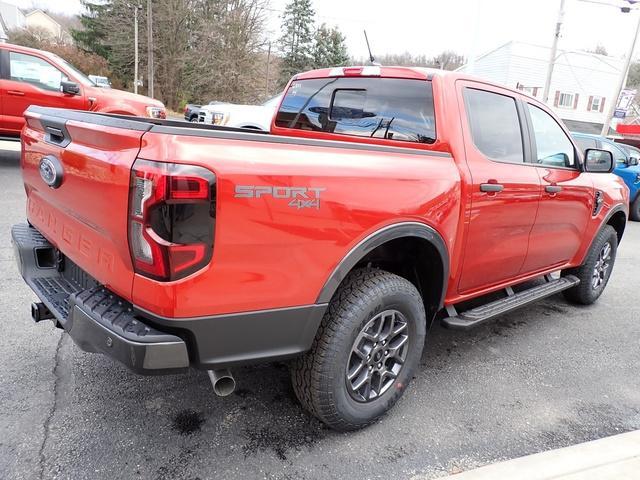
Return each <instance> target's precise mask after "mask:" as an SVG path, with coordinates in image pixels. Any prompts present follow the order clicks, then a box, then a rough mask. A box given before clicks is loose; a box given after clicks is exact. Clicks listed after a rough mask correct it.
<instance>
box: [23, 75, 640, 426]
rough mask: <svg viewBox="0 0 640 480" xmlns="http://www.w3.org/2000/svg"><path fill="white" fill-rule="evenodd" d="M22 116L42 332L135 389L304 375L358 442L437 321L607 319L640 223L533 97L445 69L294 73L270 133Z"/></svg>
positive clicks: (327, 416)
mask: <svg viewBox="0 0 640 480" xmlns="http://www.w3.org/2000/svg"><path fill="white" fill-rule="evenodd" d="M26 118H27V125H26V126H25V128H24V130H23V132H22V142H23V154H22V155H23V156H22V171H23V177H24V183H25V187H26V191H27V198H28V208H27V219H28V222H29V223H28V224H27V223H25V224H20V225H16V226H15V227H14V228H13V242H14V245H15V248H16V252H17V260H18V264H19V266H20V269H21V272H22V275H23V277H24V278H25V280H26V282H27V283H28V284H29V285H30V286H31V288H32V289H33V290H34V291H35V292H36V294H37V295H38V296H39V298H40V299H41V302H39V303H36V304H34V305H33V306H32V316H33V318H34V319H35V320H36V321H40V320H43V319H53V321H54V322H55V324H56V325H58V326H59V327H61V328H63V329H65V330H66V331H67V332H68V333H69V335H70V336H71V337H72V338H73V339H74V341H75V342H76V343H77V344H78V345H79V346H80V347H81V348H83V349H84V350H87V351H91V352H102V353H104V354H107V355H109V356H111V357H112V358H115V359H117V360H119V361H120V362H122V363H124V364H125V365H127V366H128V367H130V368H132V369H133V370H134V371H137V372H140V373H147V374H154V373H167V372H177V371H183V370H185V369H186V368H188V367H195V368H200V369H205V370H208V371H209V373H210V376H211V378H212V381H213V384H214V390H215V391H216V392H217V393H219V394H228V393H230V392H231V391H233V387H234V385H235V382H234V380H233V377H232V375H231V373H230V372H229V370H228V369H229V368H230V367H234V366H237V365H243V364H249V363H257V362H265V361H272V360H276V359H292V362H291V372H292V379H293V384H294V388H295V391H296V393H297V395H298V398H299V399H300V401H301V402H302V404H303V405H304V406H305V408H307V409H308V411H309V412H311V413H312V414H314V415H316V416H317V417H318V418H320V419H321V420H322V421H324V422H325V423H326V424H328V425H330V426H331V427H333V428H336V429H340V430H350V429H356V428H360V427H362V426H365V425H367V424H369V423H371V422H373V421H375V420H376V419H377V418H378V417H380V416H381V415H382V414H383V413H384V412H385V411H387V410H388V409H389V408H391V406H392V405H393V404H394V403H395V402H396V400H397V399H398V398H399V397H400V396H401V394H402V393H403V392H404V390H405V389H406V388H407V385H408V384H409V382H410V381H411V378H412V376H413V375H414V373H415V371H416V368H417V367H418V364H419V359H420V356H421V353H422V350H423V346H424V340H425V336H426V334H427V332H428V330H429V327H430V326H431V325H432V323H433V322H434V321H436V320H437V321H440V322H442V323H443V324H444V325H445V326H447V327H450V328H461V329H466V328H471V327H474V326H476V325H479V324H482V323H483V322H486V321H488V320H490V319H492V318H494V317H496V316H498V315H500V314H502V313H505V312H508V311H511V310H513V309H515V308H519V307H522V306H524V305H527V304H529V303H530V302H532V301H535V300H538V299H541V298H544V297H547V296H549V295H552V294H554V293H557V292H561V291H563V292H564V293H565V296H566V297H567V299H569V300H570V301H573V302H578V303H582V304H590V303H592V302H594V301H595V300H596V299H597V298H598V297H599V296H600V295H601V294H602V292H603V290H604V288H605V286H606V284H607V282H608V280H609V277H610V275H611V271H612V268H613V264H614V261H615V257H616V249H617V246H618V243H619V241H620V240H621V238H622V236H623V232H624V229H625V225H626V219H627V214H628V210H627V209H628V203H629V202H628V195H629V191H628V189H627V187H626V186H625V185H624V183H623V182H622V180H621V179H620V178H619V177H617V176H615V175H612V174H610V172H611V170H612V169H613V159H612V156H611V153H610V152H605V151H602V150H597V149H589V150H587V151H586V152H582V151H580V150H579V149H578V148H577V147H576V145H575V144H574V142H573V140H572V139H571V136H570V135H569V133H568V132H567V130H566V129H565V127H564V126H563V124H562V123H561V122H560V121H559V120H558V119H557V118H556V117H555V116H554V114H553V113H552V112H551V111H550V110H549V109H548V108H547V107H546V106H545V105H543V104H541V103H540V102H538V101H537V100H535V99H534V98H531V97H528V96H526V95H524V94H522V93H521V92H518V91H514V90H509V89H506V88H503V87H499V86H496V85H492V84H489V83H486V82H484V81H481V80H478V79H475V78H473V77H468V76H466V75H463V74H457V73H451V72H443V71H439V70H426V69H419V68H388V67H345V68H335V69H326V70H317V71H312V72H308V73H304V74H301V75H298V76H296V77H295V78H294V79H293V80H292V81H291V82H290V84H289V85H288V87H287V88H286V90H285V94H284V97H283V100H282V102H281V104H280V106H279V108H278V109H277V113H276V115H275V117H274V119H273V124H272V128H271V132H272V133H271V134H268V133H259V132H247V131H244V130H238V129H230V128H224V127H213V126H207V125H201V124H188V123H185V122H180V123H178V122H170V121H154V122H149V121H145V120H144V119H141V118H125V117H114V116H107V115H99V114H94V113H84V112H70V111H68V110H61V109H51V108H39V107H32V108H30V109H29V110H28V111H27V113H26ZM533 279H539V280H540V281H539V282H537V283H533V284H532V283H525V282H528V281H530V280H533ZM500 291H502V292H504V295H503V298H499V296H498V299H496V298H497V297H496V292H500ZM488 294H492V295H491V296H487V295H488ZM471 299H474V303H475V307H474V308H471V307H469V305H468V302H466V301H467V300H471Z"/></svg>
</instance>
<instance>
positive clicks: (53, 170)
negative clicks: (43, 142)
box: [39, 155, 64, 188]
mask: <svg viewBox="0 0 640 480" xmlns="http://www.w3.org/2000/svg"><path fill="white" fill-rule="evenodd" d="M39 170H40V177H42V180H44V183H46V184H47V185H49V186H50V187H51V188H58V187H59V186H60V185H62V179H63V177H64V172H63V170H62V163H60V160H58V159H57V158H56V157H54V156H53V155H47V156H46V157H42V159H41V160H40V166H39Z"/></svg>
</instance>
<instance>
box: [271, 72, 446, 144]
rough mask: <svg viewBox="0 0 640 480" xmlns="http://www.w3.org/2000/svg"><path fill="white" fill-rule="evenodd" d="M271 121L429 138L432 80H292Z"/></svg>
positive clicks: (282, 124)
mask: <svg viewBox="0 0 640 480" xmlns="http://www.w3.org/2000/svg"><path fill="white" fill-rule="evenodd" d="M276 126H278V127H281V128H292V129H298V130H310V131H318V132H327V133H337V134H342V135H355V136H359V137H370V138H383V139H387V140H397V141H405V142H416V143H433V142H435V139H436V126H435V117H434V111H433V92H432V89H431V82H428V81H425V80H408V79H396V78H348V77H338V78H322V79H310V80H298V81H294V82H292V84H291V86H290V87H289V90H288V91H287V93H286V95H285V98H284V100H283V102H282V105H281V106H280V110H279V111H278V114H277V116H276Z"/></svg>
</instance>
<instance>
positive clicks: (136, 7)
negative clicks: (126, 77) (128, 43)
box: [128, 4, 142, 93]
mask: <svg viewBox="0 0 640 480" xmlns="http://www.w3.org/2000/svg"><path fill="white" fill-rule="evenodd" d="M128 6H129V7H130V8H133V50H134V52H133V57H134V60H133V63H134V66H133V93H138V82H139V80H138V61H139V59H138V10H141V9H142V5H139V4H135V5H131V4H128Z"/></svg>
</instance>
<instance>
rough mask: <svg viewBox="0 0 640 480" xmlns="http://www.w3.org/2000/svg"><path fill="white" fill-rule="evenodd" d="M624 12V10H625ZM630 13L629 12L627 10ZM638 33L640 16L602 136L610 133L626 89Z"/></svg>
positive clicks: (603, 126)
mask: <svg viewBox="0 0 640 480" xmlns="http://www.w3.org/2000/svg"><path fill="white" fill-rule="evenodd" d="M623 11H624V10H623ZM627 11H628V10H627ZM638 33H640V16H639V17H638V24H637V25H636V33H635V34H634V36H633V41H632V42H631V46H630V47H629V51H628V52H627V58H626V61H625V64H624V68H623V69H622V70H621V71H620V78H619V79H618V86H617V87H616V93H615V96H614V97H613V98H612V99H611V101H610V102H609V109H608V110H607V118H606V119H605V121H604V123H603V124H602V132H600V135H602V136H603V137H606V136H607V134H608V133H609V125H610V124H611V119H612V118H613V115H614V113H615V111H616V107H617V106H618V99H619V98H620V92H622V89H623V88H624V87H625V85H626V83H627V76H628V75H629V66H630V65H631V58H632V57H633V51H634V50H635V48H636V42H637V41H638Z"/></svg>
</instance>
